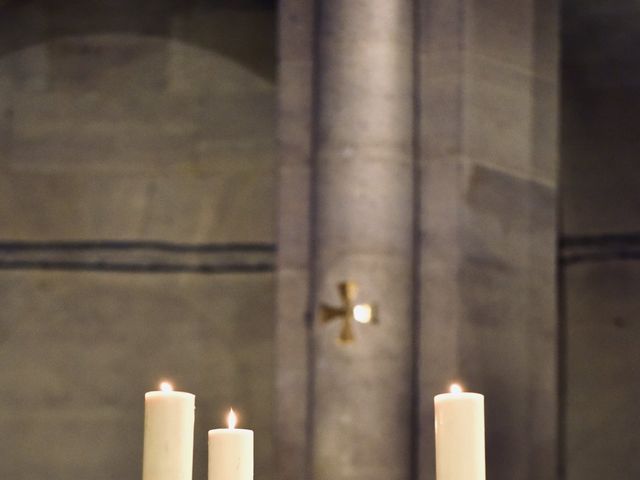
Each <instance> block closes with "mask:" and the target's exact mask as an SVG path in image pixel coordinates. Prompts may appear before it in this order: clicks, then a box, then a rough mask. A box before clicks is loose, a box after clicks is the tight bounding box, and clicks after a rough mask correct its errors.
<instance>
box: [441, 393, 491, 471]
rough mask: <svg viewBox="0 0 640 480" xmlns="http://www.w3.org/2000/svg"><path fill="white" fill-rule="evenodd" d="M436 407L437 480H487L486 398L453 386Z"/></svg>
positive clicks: (442, 396)
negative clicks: (485, 453) (485, 447)
mask: <svg viewBox="0 0 640 480" xmlns="http://www.w3.org/2000/svg"><path fill="white" fill-rule="evenodd" d="M434 407H435V417H436V418H435V420H436V421H435V427H436V477H437V480H485V458H484V396H483V395H481V394H479V393H469V392H463V391H462V388H461V387H460V386H459V385H456V384H454V385H452V386H451V393H443V394H440V395H436V396H435V398H434Z"/></svg>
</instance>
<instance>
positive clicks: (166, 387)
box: [160, 382, 173, 392]
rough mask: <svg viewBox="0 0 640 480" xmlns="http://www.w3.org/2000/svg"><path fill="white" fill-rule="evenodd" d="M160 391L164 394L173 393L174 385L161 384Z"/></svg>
mask: <svg viewBox="0 0 640 480" xmlns="http://www.w3.org/2000/svg"><path fill="white" fill-rule="evenodd" d="M160 390H161V391H162V392H173V385H171V384H170V383H169V382H162V383H161V384H160Z"/></svg>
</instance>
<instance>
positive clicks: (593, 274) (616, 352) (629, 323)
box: [565, 261, 640, 480]
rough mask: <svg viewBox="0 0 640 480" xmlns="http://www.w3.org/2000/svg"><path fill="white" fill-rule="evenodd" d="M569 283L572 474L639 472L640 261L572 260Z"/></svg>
mask: <svg viewBox="0 0 640 480" xmlns="http://www.w3.org/2000/svg"><path fill="white" fill-rule="evenodd" d="M565 285H566V286H565V291H566V297H565V305H566V306H565V308H566V318H567V328H568V337H567V342H568V343H567V345H566V348H567V359H566V360H567V368H568V371H567V381H568V384H567V396H566V399H565V401H566V411H567V414H566V432H567V445H566V453H567V466H566V468H567V478H568V479H570V480H577V479H585V480H591V479H596V478H618V479H620V480H627V479H632V478H638V475H640V461H638V456H637V451H638V448H640V439H638V435H637V434H636V432H637V431H638V428H639V425H638V423H639V420H638V415H636V413H635V412H636V409H637V398H638V395H640V388H639V385H640V372H639V370H638V368H637V365H638V362H639V361H640V356H639V354H638V339H639V338H640V331H639V330H640V329H639V326H638V322H637V321H636V319H637V318H638V312H639V310H640V306H639V304H638V299H637V298H638V297H637V294H636V292H637V290H638V286H639V285H640V266H639V265H638V263H637V262H628V261H611V262H603V263H597V262H596V263H583V264H578V265H574V266H571V267H568V268H567V269H566V273H565Z"/></svg>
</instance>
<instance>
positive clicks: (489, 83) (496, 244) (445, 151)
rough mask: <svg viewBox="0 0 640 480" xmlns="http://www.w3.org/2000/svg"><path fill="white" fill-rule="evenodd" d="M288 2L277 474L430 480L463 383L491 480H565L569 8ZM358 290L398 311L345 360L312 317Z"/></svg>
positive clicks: (550, 4)
mask: <svg viewBox="0 0 640 480" xmlns="http://www.w3.org/2000/svg"><path fill="white" fill-rule="evenodd" d="M281 3H282V8H281V10H280V12H281V13H280V25H281V39H282V40H283V41H282V42H281V45H280V52H281V56H280V74H281V83H280V89H281V90H280V104H279V106H280V120H281V134H280V135H281V138H280V142H281V148H282V152H283V157H282V162H281V165H280V175H281V176H280V180H281V183H280V188H281V191H280V201H279V205H280V218H279V224H280V229H279V232H278V238H279V257H278V267H279V276H280V282H281V283H280V286H281V287H283V286H284V287H286V289H285V290H284V291H283V290H282V289H281V291H280V294H279V298H278V309H279V313H278V318H277V321H278V332H279V335H278V338H279V341H278V358H279V366H278V376H279V381H278V385H277V387H278V399H279V405H280V407H279V412H280V418H279V420H278V422H279V425H280V426H281V427H282V428H278V443H277V446H278V448H279V461H278V471H279V475H280V478H282V479H284V480H293V479H296V478H300V477H302V476H305V475H307V476H308V475H309V473H313V478H314V479H315V480H325V479H329V478H331V479H333V480H335V479H338V478H340V479H344V480H347V479H356V478H402V477H405V478H409V477H410V478H414V479H416V478H418V479H431V478H434V474H435V465H434V455H433V449H434V441H433V435H434V433H433V396H434V395H435V394H437V393H441V392H442V391H444V390H445V389H446V388H447V386H448V384H449V383H450V382H451V381H453V380H458V381H461V382H462V383H463V384H465V386H466V387H467V388H469V389H472V390H477V391H481V392H483V393H485V395H486V401H487V461H488V477H489V478H493V479H510V480H513V479H541V480H542V479H545V480H546V479H549V478H554V477H555V476H556V475H557V473H558V469H557V465H558V464H557V461H558V443H557V442H558V429H557V413H558V391H557V387H558V384H557V342H558V328H557V327H558V323H557V312H556V309H557V297H556V292H557V290H556V287H557V284H556V275H557V270H556V239H557V238H556V235H557V226H556V221H557V220H556V198H557V179H556V170H557V163H558V155H557V126H558V124H557V120H558V108H557V93H558V50H559V45H558V3H557V2H554V1H543V0H540V1H516V2H513V1H510V2H507V1H495V2H478V1H455V2H451V1H439V0H435V1H430V0H424V1H418V2H413V3H412V4H408V3H403V2H385V3H384V7H382V6H379V8H375V9H372V10H373V11H371V10H370V7H371V5H373V4H374V3H372V2H357V1H354V2H344V1H335V2H322V3H321V4H320V5H318V4H317V3H316V2H313V1H312V0H305V1H293V0H292V1H288V0H284V1H283V2H281ZM327 5H330V7H331V11H329V10H328V7H327ZM400 5H401V6H402V7H401V8H400V7H399V6H400ZM396 8H398V9H399V11H402V12H403V13H404V14H406V13H407V12H409V13H411V15H410V16H403V17H400V16H399V15H397V11H396ZM354 12H358V14H354ZM399 18H401V19H402V22H403V23H402V29H401V31H402V32H403V33H405V34H406V33H407V32H409V31H412V32H413V42H411V43H410V44H409V42H405V43H401V42H402V40H403V37H402V35H398V30H397V26H398V24H399ZM327 21H328V22H329V23H328V24H327V23H326V22H327ZM371 32H375V33H376V35H375V36H374V35H372V33H371ZM334 37H335V38H334ZM399 45H401V46H400V47H399ZM399 51H400V52H402V54H398V52H399ZM408 53H411V54H412V62H411V64H410V65H409V64H408V63H409V62H408V61H407V57H406V56H405V55H406V54H408ZM388 59H393V61H390V62H388V63H385V61H386V60H388ZM354 65H357V67H358V68H354ZM407 73H411V75H412V76H411V78H410V79H407V77H406V76H405V75H406V74H407ZM328 78H329V79H331V82H328V81H327V79H328ZM345 92H349V94H348V95H346V94H345ZM376 93H377V94H378V97H376ZM407 97H410V98H411V99H412V104H413V112H412V115H411V117H412V118H410V119H408V118H407V117H406V116H404V115H403V114H404V113H406V111H405V110H403V109H402V108H401V107H402V105H404V102H405V101H407ZM386 102H389V103H390V104H392V107H389V105H387V104H386ZM399 112H402V114H399ZM307 125H309V126H310V127H311V128H310V130H311V131H312V132H313V135H311V136H310V135H309V130H308V129H307V128H306V127H307ZM398 127H400V128H398ZM398 130H401V131H402V132H403V133H405V134H408V133H411V134H412V138H413V141H412V142H411V143H410V144H409V142H407V138H406V136H404V135H400V134H399V133H398ZM370 131H373V132H375V135H372V136H371V137H367V134H368V133H369V132H370ZM362 138H365V139H366V140H367V141H366V142H360V140H361V139H362ZM334 144H335V145H337V147H335V145H334ZM327 145H330V146H332V147H335V148H327ZM385 148H386V149H387V150H384V149H385ZM380 149H382V150H384V152H385V154H389V155H390V156H391V155H397V157H393V158H406V159H407V162H409V161H410V163H411V166H410V168H408V167H407V165H406V164H405V165H402V167H398V168H397V169H396V171H394V173H393V174H392V173H390V172H386V174H383V175H376V173H375V172H383V171H384V170H383V169H381V168H380V167H379V156H378V155H379V153H380V152H379V150H380ZM362 152H366V154H362ZM403 155H405V156H406V157H403ZM408 157H410V158H411V159H410V160H408ZM335 159H339V161H337V162H335V164H337V165H338V166H337V167H334V164H331V162H332V161H335ZM331 169H333V171H331ZM408 171H410V175H411V176H412V182H409V181H406V177H405V174H406V173H407V172H408ZM361 172H366V174H361ZM359 174H361V177H359ZM359 178H361V179H362V184H360V182H359V181H358V180H359ZM330 182H331V183H330ZM363 187H364V188H363ZM372 192H373V193H372ZM323 194H324V195H327V198H325V197H323V196H322V195H323ZM378 201H380V202H384V203H381V204H377V203H376V202H378ZM409 216H411V223H412V232H411V233H412V234H413V238H412V239H411V241H408V240H407V232H408V229H407V228H406V227H407V225H406V222H407V219H408V217H409ZM365 217H366V218H365ZM327 218H332V219H333V222H332V223H331V222H328V221H327ZM390 218H392V219H393V220H394V221H395V222H397V224H395V225H394V224H393V222H392V221H389V219H390ZM376 221H379V226H380V228H375V226H376ZM294 240H297V241H294ZM327 245H329V247H327ZM372 245H373V246H375V247H376V248H377V250H376V253H378V252H382V253H383V255H381V257H383V256H384V255H389V256H391V255H393V254H396V253H397V252H398V251H402V252H403V254H402V255H399V257H401V258H402V261H406V260H409V261H410V262H412V264H413V268H412V271H411V272H408V271H407V269H405V268H403V269H398V268H396V265H395V264H392V263H390V262H389V263H384V262H382V261H380V262H378V263H375V262H373V261H372V259H378V258H379V257H376V256H374V255H369V254H370V250H373V249H372V248H371V246H372ZM368 248H369V249H370V250H367V249H368ZM328 250H330V251H331V252H330V253H327V252H328ZM316 254H317V255H316ZM354 258H355V259H356V260H355V261H354V260H353V259H354ZM402 265H403V266H405V264H404V263H403V264H402ZM327 271H329V272H331V273H332V274H331V275H327V274H326V272H327ZM348 278H355V279H357V280H358V281H359V282H360V283H361V285H363V287H364V289H365V291H368V292H371V294H369V295H368V296H366V297H365V298H366V299H367V300H370V301H376V302H379V303H380V305H381V311H382V310H384V309H386V310H387V311H388V312H391V315H388V316H386V317H382V318H381V322H386V323H384V325H383V324H382V323H381V324H380V326H379V327H377V328H378V329H377V330H376V327H371V326H358V327H357V331H356V333H357V335H358V340H357V343H356V344H355V345H352V346H346V347H342V348H339V347H336V346H335V345H333V344H331V343H330V342H332V340H333V339H332V334H335V333H336V332H335V330H334V329H333V330H332V329H331V328H330V327H323V326H320V325H319V324H318V322H317V320H318V319H317V316H316V312H317V307H318V304H319V303H322V302H331V301H333V302H335V301H336V295H335V293H334V292H335V290H334V289H335V284H336V282H337V281H339V280H341V279H342V280H346V279H348ZM407 280H409V281H408V282H407ZM404 282H407V283H404ZM399 307H404V308H399ZM385 329H388V330H385ZM385 331H386V332H388V335H387V340H388V341H387V342H384V341H382V340H381V339H380V332H385ZM292 344H293V345H295V349H291V348H290V346H291V345H292ZM329 345H331V346H329ZM407 349H408V350H409V352H407V351H406V350H407ZM376 352H378V354H379V358H387V357H386V355H389V353H390V352H391V354H392V355H393V361H388V362H386V363H382V362H381V363H376V362H373V361H370V360H371V358H375V355H376ZM385 375H386V376H385ZM394 375H395V376H394ZM397 375H401V378H397ZM389 378H392V380H390V381H387V380H386V379H389ZM319 386H320V387H321V388H325V389H327V390H328V391H324V390H323V391H321V392H320V395H318V396H316V395H313V392H318V389H319ZM385 389H386V390H385ZM407 389H409V392H407ZM363 392H369V394H367V393H363ZM354 399H357V401H354ZM340 402H342V407H343V408H344V409H343V410H341V409H340ZM283 405H286V407H283ZM291 406H293V407H294V410H293V411H294V412H295V416H294V418H293V423H291V422H287V420H288V418H287V412H288V411H290V407H291ZM371 412H374V414H375V415H374V416H375V417H380V419H379V424H377V423H376V422H377V421H378V420H377V419H376V420H374V421H373V425H371V423H372V420H371V417H369V416H368V415H369V414H370V413H371ZM389 418H393V419H396V422H397V424H396V425H394V426H392V427H391V426H390V425H389V423H388V420H389ZM354 419H356V420H358V419H361V420H362V421H354ZM364 419H367V420H366V423H365V421H364ZM302 432H304V433H302ZM334 438H335V439H336V440H335V441H332V440H333V439H334ZM358 439H360V441H359V440H358ZM385 444H391V446H389V447H388V448H387V449H386V451H385V450H384V445H385ZM399 445H400V446H401V448H400V449H398V448H397V447H398V446H399ZM368 447H371V449H369V448H368ZM399 450H401V451H399ZM389 452H392V454H391V455H388V454H389ZM387 455H388V456H387ZM290 458H294V459H295V460H294V462H293V463H292V462H290V461H289V459H290ZM300 459H304V461H301V460H300ZM380 459H382V460H383V461H382V462H381V461H380ZM381 464H382V465H381ZM367 469H370V470H367Z"/></svg>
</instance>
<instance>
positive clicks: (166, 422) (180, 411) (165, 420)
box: [142, 382, 196, 480]
mask: <svg viewBox="0 0 640 480" xmlns="http://www.w3.org/2000/svg"><path fill="white" fill-rule="evenodd" d="M195 398H196V397H195V395H193V394H191V393H186V392H174V391H173V387H172V386H171V385H170V384H168V383H166V382H163V383H162V385H161V386H160V391H157V392H147V393H146V394H145V396H144V456H143V460H142V479H143V480H191V478H192V472H193V424H194V420H195Z"/></svg>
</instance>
